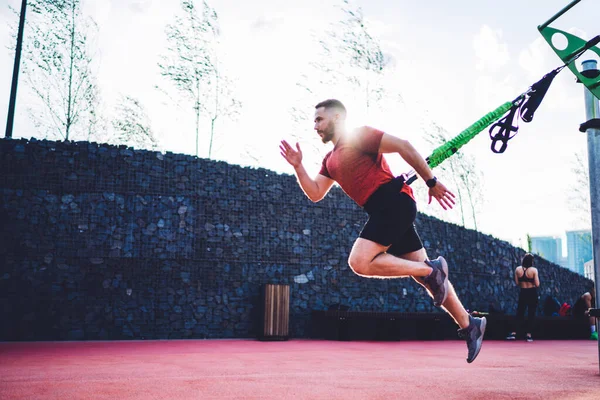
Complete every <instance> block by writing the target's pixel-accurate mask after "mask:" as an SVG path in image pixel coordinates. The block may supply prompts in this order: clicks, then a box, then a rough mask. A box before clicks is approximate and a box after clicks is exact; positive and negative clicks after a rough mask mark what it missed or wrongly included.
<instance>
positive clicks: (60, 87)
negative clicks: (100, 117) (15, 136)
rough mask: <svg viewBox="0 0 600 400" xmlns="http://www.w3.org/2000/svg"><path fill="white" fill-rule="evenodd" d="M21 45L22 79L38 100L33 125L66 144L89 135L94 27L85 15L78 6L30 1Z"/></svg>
mask: <svg viewBox="0 0 600 400" xmlns="http://www.w3.org/2000/svg"><path fill="white" fill-rule="evenodd" d="M29 6H30V9H31V14H30V16H29V19H28V27H27V30H28V34H27V38H26V40H25V41H24V48H23V55H24V63H23V76H24V77H25V80H26V82H27V83H28V86H29V88H30V89H31V90H32V91H33V93H34V94H35V95H36V97H37V98H38V100H39V104H37V107H32V108H31V110H30V111H31V115H32V117H33V120H34V123H35V124H36V126H38V127H39V128H41V129H43V130H44V131H45V133H47V134H50V135H51V136H58V137H62V138H64V139H65V140H69V139H71V138H72V137H73V136H82V137H86V136H89V135H90V126H94V124H93V123H92V124H90V122H91V121H92V122H93V120H94V119H95V118H97V116H96V115H94V112H95V107H96V105H97V104H98V86H97V84H96V80H95V77H94V74H93V72H92V71H93V67H92V61H93V56H92V51H91V50H90V48H89V46H88V45H89V42H90V40H91V39H92V38H93V37H95V35H96V33H97V26H96V23H95V22H94V21H93V19H92V18H90V17H86V16H84V15H83V13H82V10H81V2H80V0H30V2H29Z"/></svg>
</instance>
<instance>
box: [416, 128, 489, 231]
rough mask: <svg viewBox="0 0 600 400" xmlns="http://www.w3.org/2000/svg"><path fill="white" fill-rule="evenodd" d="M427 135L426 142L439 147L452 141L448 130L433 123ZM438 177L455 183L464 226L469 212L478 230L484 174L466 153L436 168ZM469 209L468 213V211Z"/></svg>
mask: <svg viewBox="0 0 600 400" xmlns="http://www.w3.org/2000/svg"><path fill="white" fill-rule="evenodd" d="M430 129H431V130H430V131H429V132H428V134H427V138H426V141H428V142H429V143H430V144H431V145H432V146H434V147H438V146H440V145H441V144H442V143H445V142H447V141H448V140H450V139H451V135H450V134H449V133H448V131H447V130H446V129H444V128H443V127H441V126H439V125H438V124H437V123H435V122H433V123H432V124H431V128H430ZM435 174H436V175H437V176H438V177H445V178H443V179H444V180H448V181H451V182H453V187H454V192H455V193H456V195H457V203H458V206H459V210H460V218H461V223H462V226H465V227H466V226H467V225H466V215H467V212H469V214H470V217H471V218H472V220H473V227H474V229H475V230H477V214H478V212H479V209H480V202H481V200H482V198H483V187H482V184H483V183H482V182H483V174H482V172H481V171H479V170H477V168H476V166H475V162H474V160H473V158H472V157H470V156H468V155H467V154H465V153H464V152H457V153H455V154H454V155H452V157H450V158H448V159H447V160H445V161H444V162H443V163H442V164H440V165H439V166H438V167H437V168H436V172H435ZM467 209H468V211H467Z"/></svg>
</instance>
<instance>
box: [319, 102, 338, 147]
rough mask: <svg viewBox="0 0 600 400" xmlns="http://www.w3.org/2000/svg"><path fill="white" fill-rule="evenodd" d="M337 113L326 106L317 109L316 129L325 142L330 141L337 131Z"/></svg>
mask: <svg viewBox="0 0 600 400" xmlns="http://www.w3.org/2000/svg"><path fill="white" fill-rule="evenodd" d="M335 120H336V113H335V110H333V109H329V110H327V109H325V108H324V107H321V108H318V109H316V110H315V130H316V131H317V133H318V134H319V136H321V140H322V141H323V143H328V142H330V141H331V139H333V136H334V133H335Z"/></svg>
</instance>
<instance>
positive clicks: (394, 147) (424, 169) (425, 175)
mask: <svg viewBox="0 0 600 400" xmlns="http://www.w3.org/2000/svg"><path fill="white" fill-rule="evenodd" d="M379 152H380V153H398V154H400V157H402V158H403V159H404V161H406V162H407V163H408V165H410V166H411V167H412V168H413V169H414V170H415V171H416V172H417V174H419V176H420V177H421V179H423V181H424V182H427V181H428V180H430V179H432V178H433V177H434V175H433V171H431V168H429V165H428V164H427V161H425V159H424V158H423V157H422V156H421V154H419V152H418V151H417V149H415V148H414V147H413V145H412V144H411V143H410V142H409V141H408V140H404V139H400V138H398V137H395V136H392V135H389V134H387V133H384V134H383V136H382V137H381V143H380V144H379ZM432 197H435V199H436V200H437V201H438V203H440V205H441V206H442V208H443V209H444V210H446V209H448V208H452V206H453V205H454V194H453V193H452V192H450V191H449V190H448V189H447V188H446V186H444V185H443V184H442V183H441V182H439V181H437V182H436V184H435V186H433V187H430V188H429V203H431V198H432Z"/></svg>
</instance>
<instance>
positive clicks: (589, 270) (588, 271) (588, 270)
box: [583, 260, 596, 282]
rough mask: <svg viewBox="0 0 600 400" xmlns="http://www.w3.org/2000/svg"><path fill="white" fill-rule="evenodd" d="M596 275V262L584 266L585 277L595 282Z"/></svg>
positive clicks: (589, 262)
mask: <svg viewBox="0 0 600 400" xmlns="http://www.w3.org/2000/svg"><path fill="white" fill-rule="evenodd" d="M594 275H595V274H594V260H590V261H588V262H586V263H585V264H583V276H585V277H586V278H588V279H591V280H593V281H594V282H595V281H596V280H595V279H594V277H595V276H594Z"/></svg>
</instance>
